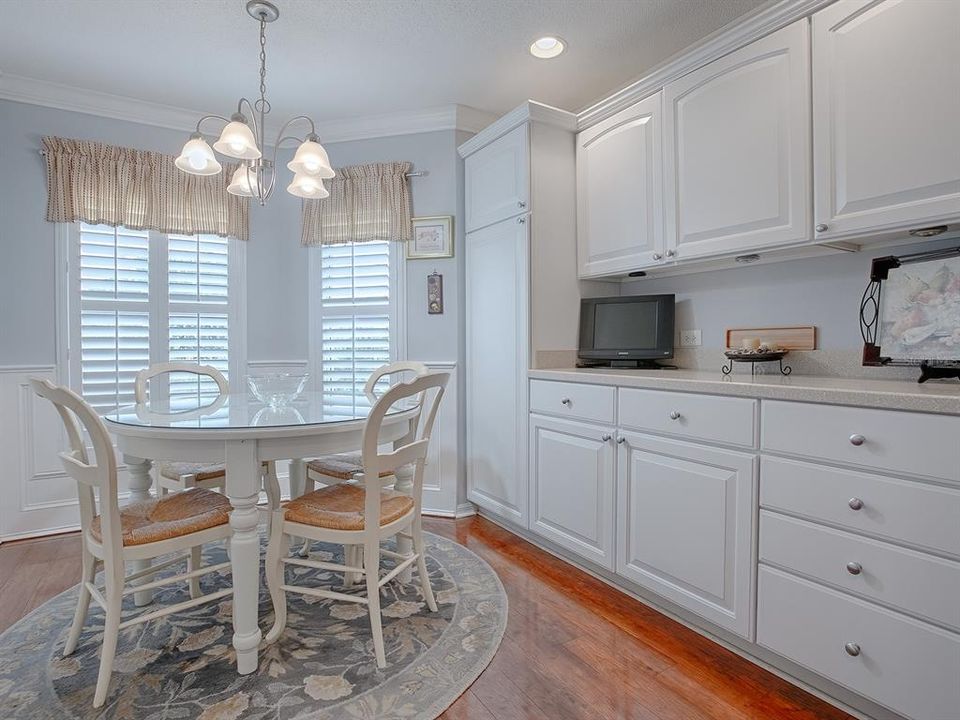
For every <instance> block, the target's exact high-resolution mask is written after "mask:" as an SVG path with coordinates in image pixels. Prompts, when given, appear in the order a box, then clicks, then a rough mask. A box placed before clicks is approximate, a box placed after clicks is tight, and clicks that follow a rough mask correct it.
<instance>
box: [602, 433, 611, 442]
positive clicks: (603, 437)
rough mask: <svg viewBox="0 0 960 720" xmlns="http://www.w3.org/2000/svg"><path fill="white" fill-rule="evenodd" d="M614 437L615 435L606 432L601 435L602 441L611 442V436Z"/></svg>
mask: <svg viewBox="0 0 960 720" xmlns="http://www.w3.org/2000/svg"><path fill="white" fill-rule="evenodd" d="M612 437H613V435H609V434H607V433H604V434H603V435H601V436H600V440H601V441H602V442H610V438H612Z"/></svg>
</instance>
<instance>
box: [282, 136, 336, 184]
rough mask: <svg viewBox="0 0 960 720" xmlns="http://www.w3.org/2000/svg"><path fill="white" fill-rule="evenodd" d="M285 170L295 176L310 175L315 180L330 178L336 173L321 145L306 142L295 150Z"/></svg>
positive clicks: (309, 141) (310, 141)
mask: <svg viewBox="0 0 960 720" xmlns="http://www.w3.org/2000/svg"><path fill="white" fill-rule="evenodd" d="M287 168H289V169H290V170H292V171H293V172H294V173H295V174H296V175H310V176H312V177H317V178H332V177H333V176H334V175H336V173H335V172H334V171H333V168H332V167H330V158H329V157H327V151H326V150H324V149H323V145H321V144H320V143H318V142H313V141H312V140H307V141H305V142H303V143H301V144H300V147H298V148H297V152H296V154H295V155H294V156H293V160H291V161H290V162H288V163H287Z"/></svg>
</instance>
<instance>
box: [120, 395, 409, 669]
mask: <svg viewBox="0 0 960 720" xmlns="http://www.w3.org/2000/svg"><path fill="white" fill-rule="evenodd" d="M324 400H325V398H324V396H323V394H322V393H320V392H318V391H307V392H303V393H301V394H300V396H299V397H297V399H295V400H293V401H292V402H290V403H288V404H286V405H284V406H282V407H278V408H271V407H268V406H267V405H265V404H264V403H262V402H260V401H258V400H257V399H256V398H255V397H254V396H253V394H252V393H249V392H229V393H223V394H221V395H219V396H216V397H210V396H203V395H201V394H200V392H199V391H198V392H197V394H195V395H191V394H187V395H183V394H177V395H176V396H175V397H174V398H172V399H168V400H163V399H160V400H157V401H151V402H150V403H148V404H140V405H125V406H121V407H117V408H115V409H113V410H110V411H108V412H105V413H103V418H104V420H105V421H106V422H107V426H108V428H109V430H110V431H111V432H112V433H113V434H114V435H115V437H116V443H117V449H118V450H119V452H120V453H121V454H122V456H123V460H124V463H125V464H126V466H127V470H128V472H129V489H130V502H139V501H143V500H148V499H150V498H151V497H152V494H151V486H152V484H153V481H152V478H151V475H150V469H151V467H152V465H153V463H154V462H156V461H185V462H204V463H210V464H215V463H224V464H225V465H226V483H225V493H226V495H227V497H228V498H229V500H230V504H231V505H232V507H233V510H232V511H231V513H230V528H231V529H232V531H233V532H232V535H231V538H230V560H231V569H232V574H233V647H234V648H235V649H236V651H237V671H238V672H239V673H240V674H241V675H246V674H249V673H252V672H254V671H255V670H256V668H257V650H258V647H259V645H260V640H261V637H262V635H261V632H260V626H259V618H258V606H259V593H260V533H259V530H258V525H259V520H260V512H259V510H258V508H257V505H258V502H259V500H260V489H261V478H262V471H261V464H262V463H263V462H265V461H276V460H291V464H290V487H291V495H293V496H295V495H299V494H302V493H303V490H304V486H305V474H304V471H305V468H304V461H303V460H302V458H312V457H317V456H320V455H327V454H331V453H340V452H350V451H356V450H358V449H359V448H360V447H361V440H362V436H363V430H364V426H365V421H366V417H367V414H368V413H369V410H370V409H369V408H368V407H362V406H360V407H352V408H349V407H348V408H344V407H336V408H332V407H331V406H330V404H329V398H326V400H327V402H326V403H325V402H324ZM415 417H416V415H415V412H414V411H413V410H410V409H406V408H397V409H395V410H394V411H392V412H389V413H388V414H387V416H386V417H385V418H384V422H383V426H382V428H381V432H380V442H381V443H388V442H393V441H394V440H398V439H400V438H402V437H404V436H405V435H406V434H407V433H408V432H409V431H410V425H411V423H412V422H414V421H415ZM406 484H407V483H405V482H402V478H401V477H400V476H399V475H398V482H397V485H396V489H398V490H405V489H407V488H405V487H404V486H405V485H406ZM276 492H277V495H279V490H277V491H276ZM398 549H400V550H401V551H402V548H398ZM137 565H138V566H137V567H136V568H134V569H135V570H143V569H146V567H148V566H149V561H139V562H138V563H137ZM144 581H145V580H144ZM144 581H140V582H144ZM134 600H135V602H136V604H137V605H140V606H142V605H147V604H149V603H150V602H152V595H151V593H150V591H140V592H138V593H136V594H135V596H134Z"/></svg>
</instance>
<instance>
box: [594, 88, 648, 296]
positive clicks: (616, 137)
mask: <svg viewBox="0 0 960 720" xmlns="http://www.w3.org/2000/svg"><path fill="white" fill-rule="evenodd" d="M660 118H661V93H659V92H658V93H656V94H655V95H652V96H651V97H648V98H646V99H644V100H641V101H640V102H639V103H637V104H636V105H633V106H631V107H629V108H627V109H626V110H623V111H621V112H619V113H617V114H616V115H614V116H613V117H611V118H608V119H607V120H604V121H603V122H602V123H599V124H597V125H595V126H593V127H591V128H589V129H587V130H584V131H583V132H582V133H580V134H579V135H578V136H577V245H578V251H579V260H580V263H579V264H580V275H581V277H590V276H597V275H608V274H611V273H616V272H627V271H630V270H635V269H636V268H640V267H648V266H651V265H657V264H659V263H660V262H661V260H662V257H663V252H664V248H663V210H662V208H663V201H662V192H663V190H662V188H663V178H662V176H661V163H662V157H661V140H660V136H661V129H660V122H661V120H660ZM657 256H659V258H658V257H657Z"/></svg>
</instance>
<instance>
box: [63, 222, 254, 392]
mask: <svg viewBox="0 0 960 720" xmlns="http://www.w3.org/2000/svg"><path fill="white" fill-rule="evenodd" d="M71 239H72V248H73V252H72V253H71V261H70V275H71V282H70V283H69V287H70V288H71V291H70V294H69V297H68V299H67V300H68V305H69V318H70V332H69V337H70V342H69V353H70V379H71V384H72V385H73V386H74V387H75V388H76V389H78V390H79V391H80V392H81V394H82V395H83V396H84V397H85V398H86V399H87V401H88V402H90V403H91V404H92V405H93V406H94V407H95V408H98V409H101V410H103V409H108V408H110V407H113V406H116V405H119V404H124V403H132V402H133V382H134V377H135V376H136V374H137V372H138V371H140V370H141V369H143V368H145V367H147V366H149V365H151V364H153V363H157V362H164V361H168V360H169V361H182V362H190V363H202V364H206V365H213V366H214V367H216V368H217V369H218V370H220V371H221V372H223V373H224V374H225V375H227V374H228V373H229V365H230V355H231V334H230V325H231V314H232V312H231V304H230V301H231V287H230V257H231V252H233V251H232V250H231V242H236V241H228V240H227V239H225V238H220V237H217V236H211V235H198V236H183V235H170V236H166V235H163V234H160V233H155V232H148V231H134V230H126V229H124V228H113V227H109V226H98V225H87V224H85V223H80V224H79V225H77V226H75V227H74V228H73V232H72V237H71ZM198 387H199V388H200V389H201V390H202V391H203V393H204V394H208V393H209V394H216V392H217V388H216V385H215V384H214V383H213V382H212V381H211V380H209V379H208V378H203V379H199V380H198V378H197V377H196V376H194V375H189V374H174V375H171V376H170V378H169V385H166V384H161V385H160V386H159V387H158V386H154V387H152V388H151V392H156V391H158V390H159V391H160V392H162V393H163V394H166V393H168V392H169V393H170V394H171V395H186V394H191V395H196V392H197V389H198Z"/></svg>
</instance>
